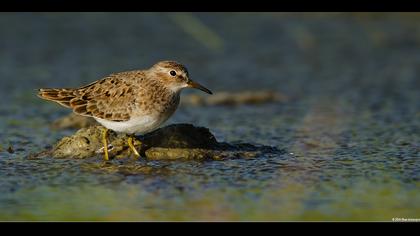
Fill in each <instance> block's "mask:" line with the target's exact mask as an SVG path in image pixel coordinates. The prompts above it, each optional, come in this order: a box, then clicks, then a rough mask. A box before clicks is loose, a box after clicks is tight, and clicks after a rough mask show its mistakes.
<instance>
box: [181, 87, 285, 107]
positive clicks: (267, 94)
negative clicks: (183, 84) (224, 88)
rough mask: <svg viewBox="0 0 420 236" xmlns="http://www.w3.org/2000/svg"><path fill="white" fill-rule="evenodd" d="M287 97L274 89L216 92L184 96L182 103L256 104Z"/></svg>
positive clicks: (211, 104) (282, 100) (282, 99)
mask: <svg viewBox="0 0 420 236" xmlns="http://www.w3.org/2000/svg"><path fill="white" fill-rule="evenodd" d="M287 100H288V97H287V96H285V95H283V94H280V93H278V92H275V91H264V90H262V91H241V92H218V93H215V94H213V95H212V96H206V97H204V96H201V95H197V94H191V95H189V96H185V97H184V98H183V100H182V103H183V104H185V105H192V106H216V105H222V106H237V105H257V104H264V103H272V102H286V101H287Z"/></svg>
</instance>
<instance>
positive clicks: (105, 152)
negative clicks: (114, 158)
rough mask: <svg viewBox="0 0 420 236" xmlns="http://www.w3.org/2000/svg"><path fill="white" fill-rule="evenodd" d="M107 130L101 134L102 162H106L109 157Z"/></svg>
mask: <svg viewBox="0 0 420 236" xmlns="http://www.w3.org/2000/svg"><path fill="white" fill-rule="evenodd" d="M107 139H108V129H107V128H105V129H104V131H103V133H102V142H103V144H104V160H105V161H108V160H109V156H108V140H107Z"/></svg>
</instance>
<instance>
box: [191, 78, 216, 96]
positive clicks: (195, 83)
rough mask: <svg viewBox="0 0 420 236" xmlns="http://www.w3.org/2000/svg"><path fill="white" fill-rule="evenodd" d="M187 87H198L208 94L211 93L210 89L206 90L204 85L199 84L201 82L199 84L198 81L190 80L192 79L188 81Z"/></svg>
mask: <svg viewBox="0 0 420 236" xmlns="http://www.w3.org/2000/svg"><path fill="white" fill-rule="evenodd" d="M188 87H190V88H196V89H200V90H201V91H204V92H206V93H208V94H213V93H212V92H211V91H210V90H208V89H207V88H206V87H204V86H203V85H201V84H199V83H197V82H194V81H192V80H189V81H188Z"/></svg>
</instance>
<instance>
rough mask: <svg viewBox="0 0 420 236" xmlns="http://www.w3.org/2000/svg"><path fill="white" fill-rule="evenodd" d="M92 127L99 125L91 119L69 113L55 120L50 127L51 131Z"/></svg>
mask: <svg viewBox="0 0 420 236" xmlns="http://www.w3.org/2000/svg"><path fill="white" fill-rule="evenodd" d="M92 125H99V123H98V122H96V120H95V119H93V118H91V117H86V116H80V115H77V114H76V113H70V114H69V115H67V116H64V117H62V118H59V119H57V120H55V121H54V122H53V123H52V124H51V126H50V127H51V128H53V129H80V128H84V127H89V126H92Z"/></svg>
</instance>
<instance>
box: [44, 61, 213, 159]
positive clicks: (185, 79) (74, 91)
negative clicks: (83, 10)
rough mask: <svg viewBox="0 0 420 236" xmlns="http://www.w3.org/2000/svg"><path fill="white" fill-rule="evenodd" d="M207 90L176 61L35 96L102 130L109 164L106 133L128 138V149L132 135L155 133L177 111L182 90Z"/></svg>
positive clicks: (135, 153) (47, 89) (105, 153)
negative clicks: (90, 119) (86, 118)
mask: <svg viewBox="0 0 420 236" xmlns="http://www.w3.org/2000/svg"><path fill="white" fill-rule="evenodd" d="M187 87H190V88H197V89H200V90H202V91H204V92H206V93H208V94H212V92H211V91H210V90H208V89H207V88H205V87H203V86H202V85H200V84H199V83H197V82H194V81H192V80H191V79H190V78H189V75H188V70H187V68H186V67H185V66H183V65H181V64H179V63H177V62H175V61H161V62H158V63H156V64H155V65H154V66H152V67H151V68H149V69H147V70H134V71H126V72H120V73H115V74H111V75H109V76H107V77H105V78H103V79H100V80H97V81H95V82H93V83H91V84H88V85H86V86H83V87H80V88H42V89H39V91H38V92H39V93H38V96H39V97H40V98H42V99H46V100H50V101H54V102H57V103H59V104H60V105H62V106H64V107H67V108H71V109H73V112H75V113H76V114H79V115H82V116H89V117H93V118H94V119H95V120H96V121H98V122H99V123H100V124H102V125H103V126H105V129H104V132H103V135H102V139H103V144H104V159H105V160H108V159H109V157H108V140H107V136H108V129H111V130H114V131H116V132H122V133H127V134H129V138H128V141H127V143H128V146H129V147H130V149H131V151H132V152H133V153H134V155H136V156H140V155H139V153H138V152H137V150H136V148H135V147H134V145H133V138H134V134H135V133H139V134H146V133H149V132H151V131H153V130H155V129H157V128H158V127H159V126H160V125H161V124H163V123H164V122H165V121H166V120H167V119H168V118H169V117H170V116H171V115H172V114H173V113H174V112H175V110H176V109H177V107H178V104H179V99H180V92H181V90H182V89H183V88H187Z"/></svg>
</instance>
